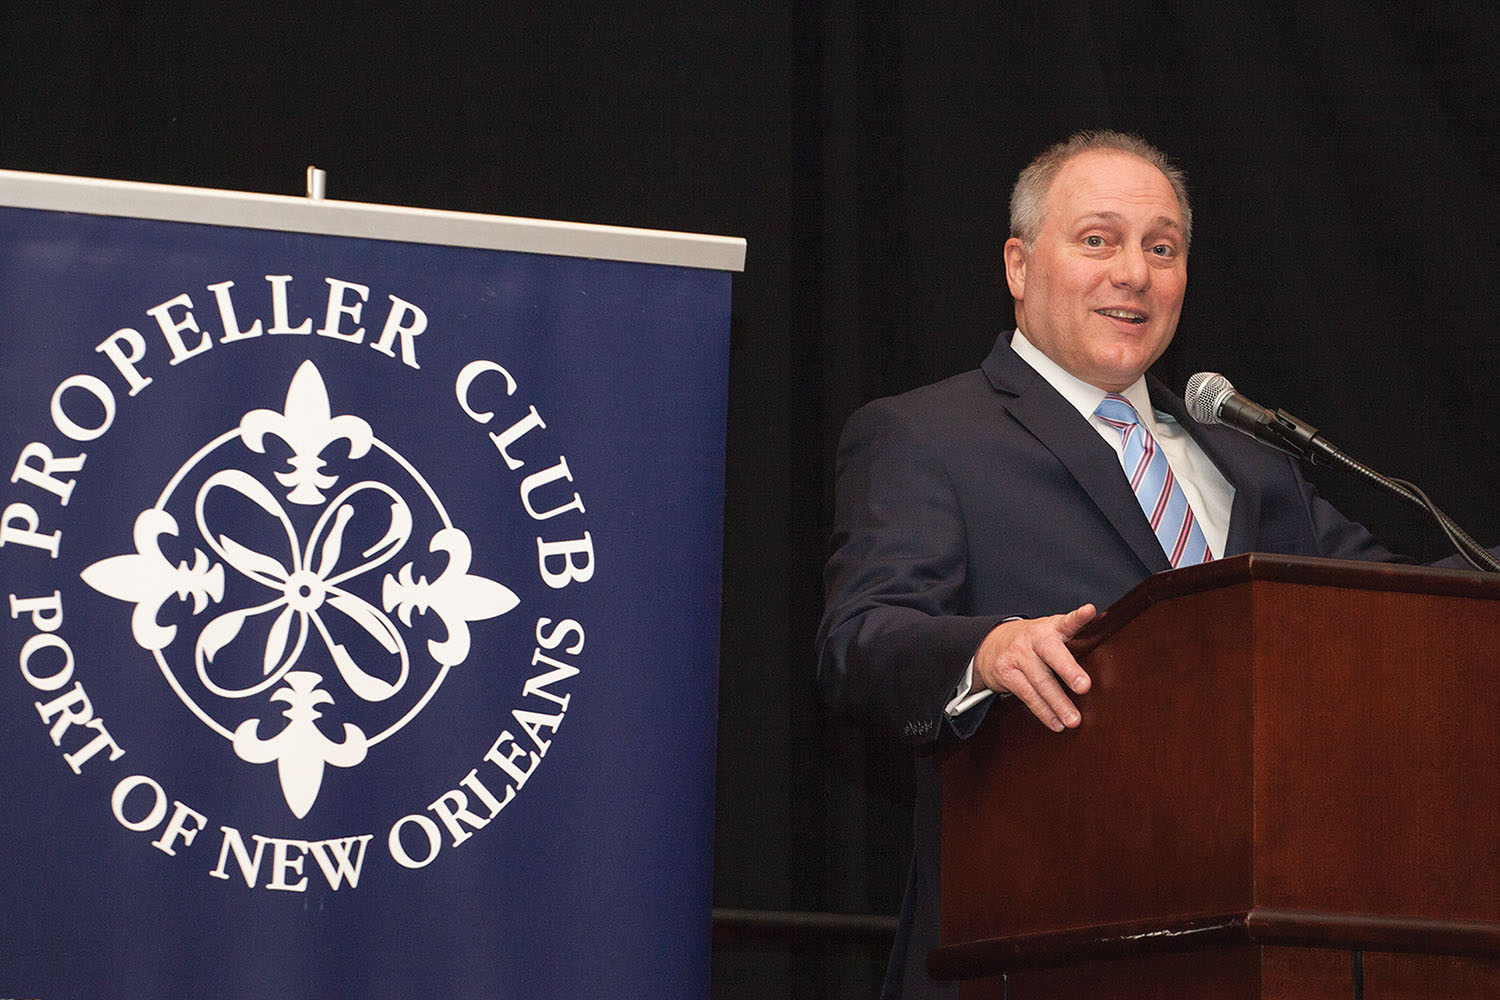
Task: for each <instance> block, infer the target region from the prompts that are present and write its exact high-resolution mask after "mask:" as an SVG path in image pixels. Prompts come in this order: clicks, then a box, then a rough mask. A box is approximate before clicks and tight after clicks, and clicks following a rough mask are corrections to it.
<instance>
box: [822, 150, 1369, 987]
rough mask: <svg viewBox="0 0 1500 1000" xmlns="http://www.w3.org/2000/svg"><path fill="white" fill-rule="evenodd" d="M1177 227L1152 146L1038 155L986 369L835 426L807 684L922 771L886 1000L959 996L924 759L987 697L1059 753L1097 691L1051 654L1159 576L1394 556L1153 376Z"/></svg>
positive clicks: (1185, 216)
mask: <svg viewBox="0 0 1500 1000" xmlns="http://www.w3.org/2000/svg"><path fill="white" fill-rule="evenodd" d="M1191 229H1192V215H1191V208H1190V206H1189V203H1188V197H1187V193H1186V189H1185V186H1184V183H1183V179H1182V175H1181V174H1180V172H1178V171H1177V170H1176V169H1175V168H1173V167H1172V166H1171V164H1170V163H1168V161H1167V160H1166V158H1165V157H1164V156H1163V155H1162V154H1161V153H1160V152H1159V151H1157V150H1156V149H1154V148H1153V147H1151V146H1149V145H1148V144H1146V143H1145V142H1143V141H1141V140H1139V139H1136V138H1134V137H1132V136H1126V135H1121V134H1118V133H1109V132H1102V133H1082V134H1080V135H1077V136H1074V137H1073V138H1071V139H1069V140H1068V141H1066V142H1064V143H1061V144H1059V145H1057V146H1054V147H1053V148H1051V149H1049V150H1047V151H1046V152H1045V153H1043V154H1042V155H1041V156H1040V157H1039V158H1038V159H1037V160H1036V161H1035V162H1033V163H1032V165H1031V166H1029V167H1028V168H1027V169H1026V170H1025V171H1024V172H1023V173H1022V174H1021V177H1020V178H1019V180H1018V181H1017V183H1016V188H1015V190H1014V192H1013V193H1012V196H1011V236H1010V239H1008V240H1007V241H1006V243H1005V250H1004V253H1005V273H1006V280H1007V283H1008V284H1009V286H1010V291H1011V295H1012V297H1013V298H1014V300H1015V310H1016V327H1017V329H1016V331H1015V332H1014V334H1010V333H1007V334H1004V335H1002V336H1001V337H1000V338H999V339H998V340H997V342H996V344H995V347H994V349H993V350H992V351H991V352H990V354H989V356H988V357H987V358H986V359H985V361H984V363H983V365H982V366H981V368H980V369H979V370H978V371H972V372H968V373H965V374H963V375H959V376H956V377H954V378H951V379H948V380H946V381H943V382H940V383H937V384H936V385H931V386H926V387H924V388H921V389H917V390H914V391H913V392H910V393H906V394H905V395H902V396H898V397H894V398H891V399H884V400H877V401H875V402H874V403H871V404H869V405H868V406H866V407H864V408H862V409H861V410H860V411H858V412H857V413H855V414H854V416H853V417H851V418H850V420H849V423H848V426H847V427H846V428H845V431H844V437H843V440H842V441H841V443H840V448H839V458H838V488H837V505H836V511H835V523H834V535H833V554H832V556H831V558H830V559H829V562H828V567H827V574H826V584H827V607H826V610H825V613H824V619H823V623H822V626H821V628H820V629H819V637H818V649H819V686H820V690H821V692H822V694H823V696H824V698H825V700H826V701H827V702H828V703H829V704H830V705H832V706H834V707H836V708H838V709H839V710H840V711H842V712H843V713H845V714H847V715H848V716H850V717H852V718H854V719H856V720H858V721H860V722H861V723H863V724H865V725H868V726H871V727H874V728H876V729H878V730H881V731H885V732H890V733H892V734H898V733H899V734H904V735H905V736H906V737H907V738H909V739H911V740H912V742H913V743H914V745H915V748H916V752H917V772H918V775H917V792H916V798H917V801H916V854H915V857H914V859H913V862H912V868H911V875H910V878H909V880H908V884H907V890H906V898H905V901H904V903H903V906H902V920H901V928H900V931H899V933H898V938H897V942H896V948H895V950H894V952H893V954H892V958H891V966H890V969H889V971H888V973H887V979H886V988H885V993H884V995H885V996H904V997H925V996H953V995H956V991H955V990H954V989H953V987H952V986H951V985H949V984H940V983H937V982H934V981H933V980H931V979H930V978H929V977H928V976H927V973H926V964H925V962H926V955H927V953H928V951H930V950H931V949H932V948H934V947H936V946H937V938H938V922H939V913H938V899H939V887H938V833H939V831H938V818H939V788H938V770H937V765H936V763H935V762H934V760H933V754H932V751H933V748H934V747H935V746H936V744H937V743H938V741H940V740H945V739H958V738H963V737H965V736H968V735H970V734H972V732H973V731H974V729H975V727H977V725H978V724H979V721H980V718H981V717H982V716H983V714H984V710H985V708H986V706H987V705H988V703H989V701H990V699H991V698H993V697H994V696H996V695H1001V696H1007V697H1010V696H1013V697H1015V698H1017V699H1019V700H1020V701H1022V702H1023V703H1024V704H1025V705H1026V707H1027V708H1028V709H1030V711H1031V712H1032V714H1034V715H1035V716H1036V717H1037V719H1038V720H1039V721H1040V722H1041V723H1042V724H1043V725H1045V726H1047V727H1048V728H1050V729H1052V730H1053V731H1055V732H1059V733H1061V732H1065V731H1066V730H1067V729H1069V728H1071V727H1075V726H1077V725H1078V724H1079V722H1080V715H1079V712H1078V709H1077V706H1076V705H1075V703H1074V701H1073V698H1074V697H1075V696H1077V695H1081V694H1083V693H1085V692H1087V691H1088V689H1089V685H1090V678H1089V677H1088V675H1087V674H1086V673H1085V672H1084V671H1083V670H1082V668H1080V667H1079V665H1078V663H1077V662H1076V661H1075V660H1074V659H1073V657H1072V655H1071V654H1070V653H1069V652H1068V650H1067V648H1066V646H1065V645H1064V643H1065V641H1066V640H1067V639H1069V638H1070V637H1071V636H1073V635H1074V634H1075V633H1076V632H1077V631H1078V630H1079V629H1081V628H1082V627H1083V626H1084V625H1085V624H1087V623H1088V622H1089V621H1090V620H1091V619H1092V618H1093V617H1094V615H1095V614H1096V609H1099V608H1103V607H1105V606H1107V605H1109V604H1110V603H1112V602H1113V601H1115V600H1116V599H1117V598H1119V597H1121V596H1122V595H1123V594H1125V593H1126V592H1127V591H1128V590H1130V589H1131V588H1132V587H1133V586H1135V585H1136V584H1137V583H1139V582H1140V581H1141V580H1143V579H1145V578H1146V577H1147V576H1148V575H1150V574H1152V573H1155V572H1159V571H1162V570H1166V569H1169V568H1171V567H1172V566H1174V565H1186V564H1188V563H1192V562H1198V561H1202V560H1203V559H1204V558H1213V557H1222V556H1224V555H1226V554H1233V553H1239V552H1247V551H1261V552H1280V553H1288V554H1300V555H1322V556H1330V557H1337V558H1346V559H1390V558H1393V557H1392V556H1391V554H1390V553H1389V552H1388V551H1387V550H1386V549H1385V548H1384V547H1382V546H1381V545H1380V544H1379V543H1378V542H1377V541H1376V540H1375V539H1374V538H1373V537H1372V536H1370V534H1369V533H1368V532H1367V531H1365V529H1363V528H1362V527H1360V526H1359V525H1357V524H1354V523H1353V522H1350V521H1348V520H1347V519H1345V518H1344V517H1342V516H1341V515H1340V514H1338V512H1337V511H1335V510H1334V509H1333V508H1332V507H1331V506H1330V505H1329V504H1327V503H1326V502H1325V501H1323V500H1321V499H1320V498H1318V497H1317V496H1316V495H1315V494H1314V492H1313V490H1312V489H1311V488H1310V487H1309V486H1308V485H1307V483H1306V482H1305V481H1304V480H1303V478H1302V475H1301V473H1300V472H1299V471H1298V469H1297V467H1296V465H1295V463H1294V462H1293V461H1292V460H1291V459H1289V458H1287V457H1286V456H1284V455H1281V454H1280V453H1278V452H1275V451H1272V450H1270V449H1267V448H1264V447H1262V446H1261V445H1259V444H1257V443H1256V442H1254V441H1251V440H1250V439H1248V438H1246V437H1244V436H1243V435H1240V434H1238V433H1237V432H1234V431H1231V430H1228V429H1225V428H1222V427H1217V426H1212V427H1210V426H1203V425H1198V424H1196V423H1193V422H1191V421H1189V420H1188V419H1187V415H1186V413H1185V412H1184V409H1183V404H1182V401H1181V400H1180V399H1179V398H1177V397H1176V396H1175V395H1173V394H1172V393H1171V392H1170V391H1169V390H1167V389H1166V388H1165V387H1164V386H1163V385H1162V384H1160V383H1158V382H1156V381H1155V380H1154V379H1149V378H1147V377H1146V376H1145V372H1146V370H1147V368H1149V367H1150V366H1151V364H1152V362H1154V361H1155V360H1156V359H1157V358H1158V357H1160V356H1161V353H1162V351H1164V350H1165V349H1166V347H1167V345H1168V344H1169V343H1171V340H1172V336H1173V334H1174V333H1175V332H1176V329H1177V320H1178V316H1179V314H1180V312H1181V309H1182V300H1183V294H1184V292H1185V290H1186V287H1187V260H1188V245H1189V241H1190V237H1191ZM1163 457H1165V461H1162V460H1161V459H1162V458H1163ZM1143 495H1144V497H1145V499H1142V496H1143ZM995 835H996V836H1004V831H996V832H995Z"/></svg>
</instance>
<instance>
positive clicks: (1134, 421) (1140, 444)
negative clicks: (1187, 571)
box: [1094, 392, 1213, 566]
mask: <svg viewBox="0 0 1500 1000" xmlns="http://www.w3.org/2000/svg"><path fill="white" fill-rule="evenodd" d="M1094 413H1095V415H1097V416H1098V417H1099V419H1100V420H1103V421H1104V422H1105V423H1106V424H1109V425H1110V426H1111V427H1113V428H1114V429H1115V430H1117V431H1119V432H1120V439H1121V441H1122V443H1123V444H1124V446H1125V452H1124V455H1123V456H1122V461H1123V464H1124V466H1125V475H1126V476H1128V477H1129V479H1130V488H1131V489H1133V490H1134V491H1135V497H1136V499H1137V500H1139V501H1140V504H1141V511H1142V512H1143V513H1145V515H1146V520H1148V521H1150V522H1151V530H1152V531H1154V532H1156V540H1157V541H1158V542H1160V543H1161V547H1162V551H1163V552H1165V553H1166V554H1167V559H1168V561H1170V562H1171V564H1172V565H1173V566H1193V565H1196V564H1197V563H1200V562H1207V561H1208V560H1210V559H1212V558H1213V553H1212V552H1210V551H1209V550H1208V543H1207V542H1205V541H1204V539H1203V529H1202V528H1201V527H1199V525H1198V519H1197V518H1196V517H1194V516H1193V510H1192V508H1191V507H1189V506H1188V502H1187V496H1186V495H1185V494H1184V493H1183V492H1182V486H1181V485H1180V484H1179V483H1178V482H1177V477H1176V476H1174V475H1172V469H1171V467H1170V466H1168V465H1167V456H1166V455H1165V454H1163V453H1162V450H1161V448H1159V447H1158V446H1157V444H1156V439H1155V438H1154V437H1152V436H1151V432H1150V431H1148V430H1146V428H1145V427H1144V426H1143V425H1142V424H1141V421H1140V416H1139V414H1137V413H1136V411H1135V407H1133V406H1131V405H1130V400H1128V399H1126V398H1125V397H1124V396H1121V395H1120V394H1119V393H1115V392H1111V393H1108V394H1107V395H1105V397H1104V401H1103V402H1102V403H1100V404H1099V408H1098V409H1096V410H1095V411H1094Z"/></svg>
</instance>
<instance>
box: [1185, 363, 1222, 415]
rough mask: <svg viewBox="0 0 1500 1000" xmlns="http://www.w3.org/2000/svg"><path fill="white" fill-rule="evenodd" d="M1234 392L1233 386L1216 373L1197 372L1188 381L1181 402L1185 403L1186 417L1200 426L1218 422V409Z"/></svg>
mask: <svg viewBox="0 0 1500 1000" xmlns="http://www.w3.org/2000/svg"><path fill="white" fill-rule="evenodd" d="M1233 392H1234V386H1233V385H1231V384H1230V382H1229V380H1228V379H1227V378H1225V377H1224V376H1223V375H1220V374H1219V373H1218V372H1199V373H1198V374H1196V375H1194V376H1193V377H1192V378H1190V379H1188V383H1187V391H1186V392H1184V393H1183V400H1184V401H1185V402H1186V403H1187V410H1188V416H1190V417H1192V418H1193V419H1194V420H1196V421H1198V423H1200V424H1216V423H1218V422H1219V407H1221V406H1223V405H1224V400H1226V399H1228V398H1229V396H1230V394H1231V393H1233Z"/></svg>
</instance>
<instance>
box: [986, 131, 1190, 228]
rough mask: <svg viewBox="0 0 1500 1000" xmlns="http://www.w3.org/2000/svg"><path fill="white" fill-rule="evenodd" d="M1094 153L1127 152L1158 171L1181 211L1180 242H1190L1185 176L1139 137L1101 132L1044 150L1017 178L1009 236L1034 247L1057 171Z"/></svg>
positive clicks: (1158, 151)
mask: <svg viewBox="0 0 1500 1000" xmlns="http://www.w3.org/2000/svg"><path fill="white" fill-rule="evenodd" d="M1094 150H1117V151H1119V152H1122V153H1129V154H1130V155H1132V156H1137V157H1139V158H1141V159H1142V160H1145V161H1146V162H1147V163H1149V164H1151V165H1152V166H1153V167H1155V168H1156V169H1157V170H1160V171H1161V172H1162V174H1163V175H1164V176H1165V177H1166V178H1167V182H1168V183H1169V184H1171V185H1172V193H1173V194H1175V195H1177V207H1178V209H1179V210H1180V211H1181V212H1182V238H1183V241H1184V243H1185V244H1191V243H1192V241H1193V208H1192V205H1191V204H1190V203H1189V202H1188V193H1187V175H1185V174H1184V173H1183V172H1182V170H1181V169H1179V168H1178V167H1176V166H1175V165H1173V163H1172V161H1171V160H1169V159H1167V155H1166V154H1165V153H1163V152H1162V151H1161V150H1159V149H1157V148H1156V147H1155V146H1153V145H1151V144H1150V143H1149V142H1147V141H1146V140H1145V139H1142V138H1141V137H1140V136H1135V135H1130V134H1128V133H1125V132H1104V131H1088V132H1078V133H1076V134H1074V135H1072V136H1070V137H1068V138H1067V139H1065V140H1063V141H1062V142H1059V143H1057V144H1056V145H1053V146H1049V147H1047V148H1046V149H1045V150H1043V151H1042V154H1041V155H1040V156H1038V157H1037V158H1036V159H1034V160H1032V161H1031V164H1030V165H1029V166H1027V168H1026V169H1025V170H1023V171H1021V176H1020V177H1018V178H1016V186H1015V187H1014V188H1012V189H1011V192H1010V235H1012V236H1014V237H1016V238H1018V239H1020V241H1021V242H1022V243H1023V244H1025V246H1026V249H1027V250H1030V249H1031V248H1032V247H1033V246H1035V245H1036V238H1037V234H1039V233H1040V232H1041V231H1042V216H1043V214H1044V213H1045V211H1046V207H1047V192H1048V191H1049V190H1051V188H1052V182H1053V181H1054V180H1055V179H1056V178H1057V172H1058V171H1059V170H1061V169H1062V168H1063V164H1065V163H1067V162H1068V161H1069V160H1071V159H1072V158H1073V157H1075V156H1077V155H1079V154H1080V153H1088V152H1092V151H1094Z"/></svg>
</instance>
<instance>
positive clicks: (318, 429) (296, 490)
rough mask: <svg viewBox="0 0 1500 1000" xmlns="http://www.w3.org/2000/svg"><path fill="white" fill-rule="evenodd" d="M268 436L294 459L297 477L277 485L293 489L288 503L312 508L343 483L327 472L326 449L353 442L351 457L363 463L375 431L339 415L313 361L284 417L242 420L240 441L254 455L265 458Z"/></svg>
mask: <svg viewBox="0 0 1500 1000" xmlns="http://www.w3.org/2000/svg"><path fill="white" fill-rule="evenodd" d="M267 434H273V435H275V436H276V437H279V438H281V439H282V440H283V441H285V442H286V443H287V444H289V445H291V446H292V457H291V458H289V459H287V464H288V465H290V466H291V467H292V468H291V471H289V472H278V473H276V479H277V481H278V482H280V483H281V485H283V486H286V487H288V488H290V489H291V491H292V492H291V493H290V494H288V495H287V499H288V500H290V501H291V502H292V503H299V504H307V505H309V506H315V505H317V504H320V503H322V502H323V490H326V489H331V488H332V487H333V484H334V483H336V482H338V477H337V476H330V475H325V474H324V473H323V472H322V469H323V466H325V465H326V464H328V463H327V462H325V461H324V460H323V457H322V455H323V451H324V449H326V448H327V447H328V446H329V445H331V444H333V443H334V442H335V441H339V440H347V441H348V442H349V457H350V458H351V459H357V458H362V457H363V456H364V455H365V453H366V452H368V451H369V450H370V444H371V442H372V440H373V438H374V435H373V433H372V432H371V430H370V425H369V424H368V423H366V422H365V421H364V420H362V419H360V418H359V417H356V416H354V415H352V414H341V415H340V416H337V417H335V416H334V415H333V411H332V409H331V408H330V407H329V405H328V389H327V387H326V386H324V384H323V376H322V374H320V373H319V372H318V368H317V366H316V365H314V364H313V363H312V362H311V361H304V362H302V367H301V368H298V369H297V374H296V375H294V376H293V377H292V384H291V387H290V388H289V389H287V393H286V406H285V408H284V409H283V410H282V412H281V413H277V412H276V411H275V410H251V411H250V412H249V413H247V414H245V416H244V417H243V418H242V419H241V420H240V436H241V437H242V438H243V439H244V441H245V445H246V446H247V447H248V448H250V450H251V451H256V452H260V453H261V454H265V450H266V442H265V438H266V435H267Z"/></svg>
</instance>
